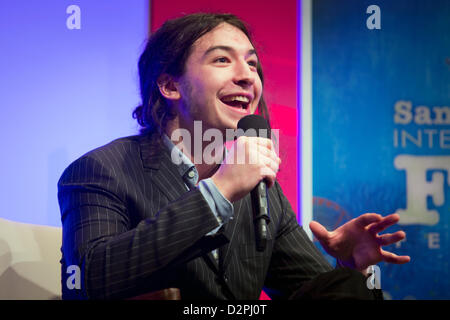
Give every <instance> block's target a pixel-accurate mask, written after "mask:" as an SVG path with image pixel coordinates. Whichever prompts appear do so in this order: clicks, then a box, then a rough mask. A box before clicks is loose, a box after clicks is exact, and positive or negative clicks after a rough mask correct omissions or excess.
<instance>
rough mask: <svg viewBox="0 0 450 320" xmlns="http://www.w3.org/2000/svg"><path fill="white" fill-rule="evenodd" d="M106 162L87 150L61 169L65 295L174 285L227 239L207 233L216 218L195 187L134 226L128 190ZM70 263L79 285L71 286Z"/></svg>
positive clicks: (116, 294) (97, 295) (117, 293)
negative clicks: (188, 266) (180, 273)
mask: <svg viewBox="0 0 450 320" xmlns="http://www.w3.org/2000/svg"><path fill="white" fill-rule="evenodd" d="M116 180H117V175H115V173H114V172H112V170H111V169H108V168H107V167H106V166H105V165H103V164H102V162H101V161H99V160H96V159H94V158H92V157H89V156H85V157H83V158H81V159H79V160H77V161H76V162H74V163H73V164H72V165H71V166H69V167H68V168H67V169H66V171H65V172H64V173H63V175H62V177H61V179H60V181H59V183H58V200H59V204H60V209H61V214H62V224H63V245H62V251H63V260H62V262H63V265H62V276H63V277H62V279H63V280H62V286H63V298H81V299H86V298H89V299H109V298H114V299H117V298H119V299H120V298H128V297H133V296H136V295H138V294H142V293H146V292H150V291H153V290H158V289H161V288H167V287H170V286H171V285H172V284H171V283H170V281H176V274H177V267H178V266H181V265H182V264H183V263H185V262H187V261H189V260H191V259H193V258H195V257H198V256H200V255H202V254H204V253H206V252H209V251H211V250H213V249H215V248H217V247H218V246H220V245H222V244H224V243H226V242H227V241H228V240H227V239H226V237H225V236H224V235H223V234H216V235H213V236H205V235H206V234H207V233H209V232H210V231H211V230H213V229H215V228H217V226H218V225H219V224H218V222H217V219H216V217H215V216H214V214H213V213H212V212H211V210H210V208H209V204H208V203H207V202H206V200H205V199H204V197H203V196H202V194H201V192H200V191H199V190H198V189H193V190H191V191H189V192H187V193H185V194H184V195H183V196H181V198H179V199H177V200H175V201H174V202H172V203H169V204H168V205H167V206H165V207H163V208H162V209H161V210H160V211H159V212H158V213H157V214H156V215H155V216H154V217H152V218H149V219H145V220H142V221H140V222H139V223H137V225H136V226H133V227H132V223H131V221H130V217H131V214H132V213H131V212H129V211H130V210H133V208H132V207H130V206H128V205H127V204H126V201H127V200H126V195H127V192H128V190H123V189H124V186H123V185H122V184H120V183H119V182H118V181H116ZM69 265H78V266H79V267H80V269H81V276H82V277H81V289H80V290H77V289H68V288H67V286H66V281H67V275H66V270H64V269H65V268H67V267H68V266H69Z"/></svg>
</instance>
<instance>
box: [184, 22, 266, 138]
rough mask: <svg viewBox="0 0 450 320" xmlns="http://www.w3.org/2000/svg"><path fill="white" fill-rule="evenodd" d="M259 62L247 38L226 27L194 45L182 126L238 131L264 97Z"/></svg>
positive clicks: (213, 31) (186, 76) (240, 32)
mask: <svg viewBox="0 0 450 320" xmlns="http://www.w3.org/2000/svg"><path fill="white" fill-rule="evenodd" d="M257 62H258V58H257V56H256V53H255V49H254V48H253V46H252V44H251V43H250V41H249V39H248V38H247V36H246V35H245V34H244V33H243V32H242V31H241V30H239V29H238V28H236V27H234V26H232V25H229V24H226V23H223V24H221V25H219V26H217V27H216V28H215V29H213V30H212V31H210V32H208V33H207V34H205V35H203V36H202V37H201V38H199V39H198V40H197V41H196V42H195V43H194V45H193V47H192V51H191V54H190V56H189V57H188V59H187V61H186V67H185V73H184V74H183V76H182V77H180V78H179V81H178V84H179V91H180V94H181V99H180V107H181V110H183V111H182V112H183V115H182V116H181V119H180V124H181V125H182V126H184V125H183V122H184V121H185V122H186V123H185V125H186V126H187V127H189V123H191V124H192V121H193V120H201V121H202V126H203V129H204V130H205V129H208V128H217V129H219V130H221V131H222V132H225V129H227V128H230V129H236V127H237V122H238V121H239V119H241V118H242V117H244V116H245V115H248V114H252V113H254V112H255V110H256V108H257V106H258V103H259V100H260V98H261V93H262V83H261V79H260V78H259V76H258V73H257V70H256V66H257Z"/></svg>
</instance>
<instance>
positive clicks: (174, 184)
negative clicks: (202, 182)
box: [140, 134, 219, 272]
mask: <svg viewBox="0 0 450 320" xmlns="http://www.w3.org/2000/svg"><path fill="white" fill-rule="evenodd" d="M140 148H141V159H142V164H143V166H144V169H145V170H147V171H150V172H151V177H152V181H153V182H154V183H155V184H156V185H157V187H158V188H159V190H160V191H161V192H162V193H163V194H164V195H165V196H166V197H167V198H168V199H169V202H172V201H175V200H176V199H178V198H179V197H181V196H182V195H183V194H184V193H186V192H187V191H188V189H187V188H186V185H185V183H184V181H183V179H182V178H181V177H180V175H179V174H178V172H177V167H176V165H175V164H174V163H173V162H172V159H171V156H170V154H169V151H168V150H167V148H166V147H165V146H164V145H163V144H162V143H161V139H160V137H159V135H158V134H153V135H151V136H142V137H141V141H140ZM204 259H205V261H206V263H207V264H208V265H209V266H210V267H211V269H213V270H214V271H215V272H218V271H219V265H218V263H217V261H216V259H215V258H214V256H213V255H212V253H208V254H206V255H205V256H204Z"/></svg>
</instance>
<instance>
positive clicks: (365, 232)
mask: <svg viewBox="0 0 450 320" xmlns="http://www.w3.org/2000/svg"><path fill="white" fill-rule="evenodd" d="M398 221H399V215H398V214H391V215H388V216H386V217H382V216H381V215H379V214H375V213H366V214H363V215H361V216H359V217H357V218H355V219H352V220H350V221H348V222H347V223H345V224H344V225H342V226H341V227H339V228H337V229H336V230H334V231H331V232H330V231H327V229H325V227H324V226H322V225H321V224H320V223H318V222H315V221H312V222H311V223H310V224H309V227H310V229H311V231H312V233H313V234H314V236H315V237H316V238H317V239H318V240H319V242H320V244H321V245H322V247H323V248H324V249H325V251H326V252H327V253H329V254H330V255H332V256H333V257H335V258H336V259H338V260H339V261H340V263H341V264H343V265H344V266H347V267H351V268H354V269H357V270H359V271H362V272H363V271H364V270H365V269H366V268H367V267H368V266H370V265H373V264H377V263H379V262H381V261H385V262H389V263H395V264H403V263H407V262H409V261H410V257H409V256H398V255H396V254H394V253H392V252H388V251H385V250H383V249H382V248H381V247H382V246H386V245H390V244H393V243H396V242H398V241H400V240H402V239H404V238H405V236H406V234H405V232H403V231H397V232H395V233H387V234H383V235H378V233H379V232H382V231H383V230H385V229H386V228H388V227H390V226H392V225H394V224H396V223H397V222H398Z"/></svg>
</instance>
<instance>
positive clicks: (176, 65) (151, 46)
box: [133, 13, 269, 134]
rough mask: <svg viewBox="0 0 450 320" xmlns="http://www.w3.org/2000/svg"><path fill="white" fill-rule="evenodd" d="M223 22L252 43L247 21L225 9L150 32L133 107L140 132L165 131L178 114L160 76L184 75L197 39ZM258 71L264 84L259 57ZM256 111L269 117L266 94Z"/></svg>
mask: <svg viewBox="0 0 450 320" xmlns="http://www.w3.org/2000/svg"><path fill="white" fill-rule="evenodd" d="M221 23H228V24H230V25H232V26H234V27H236V28H238V29H240V30H241V31H242V32H244V34H245V35H246V36H247V38H248V39H249V41H250V43H252V45H253V42H252V38H251V35H250V32H249V30H248V28H247V26H246V24H245V23H244V22H243V21H242V20H240V19H239V18H238V17H236V16H235V15H233V14H224V13H194V14H190V15H185V16H183V17H181V18H176V19H172V20H167V21H166V22H165V23H164V24H163V25H162V26H161V27H160V28H159V29H158V30H157V31H156V32H155V33H153V34H152V35H151V36H150V38H149V40H148V42H147V44H146V47H145V50H144V52H143V53H142V55H141V57H140V58H139V64H138V69H139V82H140V91H141V99H142V105H140V106H138V107H136V109H135V110H134V111H133V118H135V119H137V121H138V123H139V125H140V126H141V134H146V133H154V132H158V131H159V132H160V133H162V132H164V131H165V128H166V125H167V122H168V121H169V120H172V119H173V118H174V117H175V114H174V112H173V110H171V109H170V105H169V104H168V103H167V101H166V99H165V98H164V97H163V96H162V95H161V93H160V92H159V88H158V84H157V80H158V78H159V76H160V75H161V74H168V75H170V76H173V77H180V76H182V75H183V74H184V71H185V64H186V60H187V58H188V57H189V55H190V53H191V49H192V45H193V44H194V42H195V41H196V40H197V39H199V38H200V37H201V36H203V35H204V34H206V33H208V32H209V31H211V30H213V29H214V28H215V27H217V26H218V25H219V24H221ZM253 47H255V46H254V45H253ZM257 72H258V75H259V77H260V78H261V82H262V84H263V86H264V75H263V71H262V67H261V64H260V62H259V59H258V65H257ZM257 113H259V114H260V115H262V116H263V117H265V118H266V119H267V121H269V112H268V109H267V105H266V102H265V100H264V96H263V95H261V99H260V101H259V104H258V109H257Z"/></svg>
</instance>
